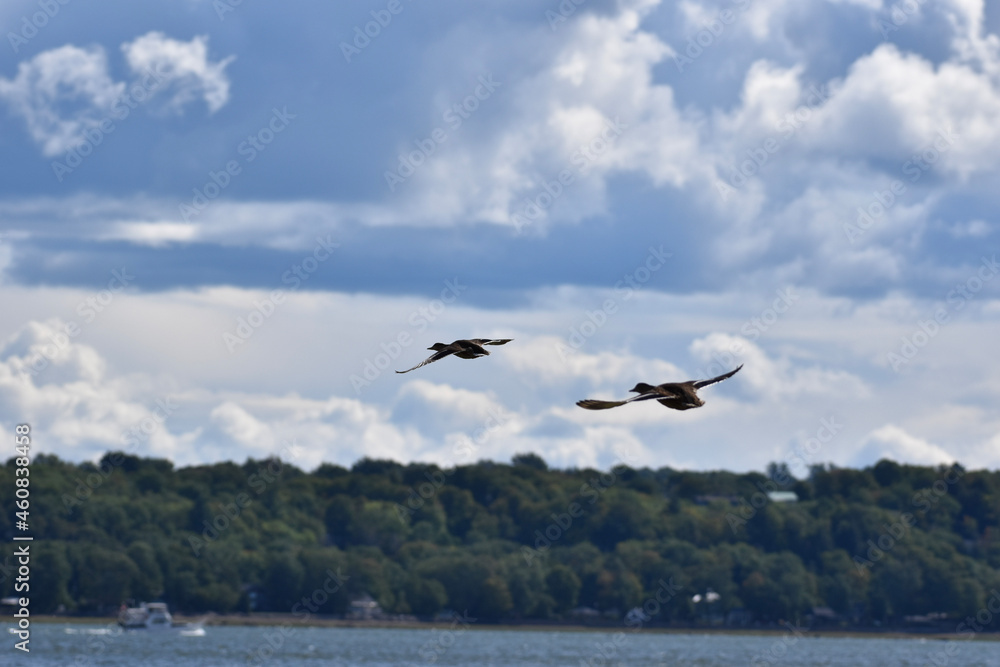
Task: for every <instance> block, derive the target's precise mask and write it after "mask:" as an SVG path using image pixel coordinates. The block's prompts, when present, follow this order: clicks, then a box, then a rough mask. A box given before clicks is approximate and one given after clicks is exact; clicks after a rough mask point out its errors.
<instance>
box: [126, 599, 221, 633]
mask: <svg viewBox="0 0 1000 667" xmlns="http://www.w3.org/2000/svg"><path fill="white" fill-rule="evenodd" d="M123 606H124V605H123ZM118 625H120V626H121V627H122V628H123V629H124V630H174V631H177V632H179V633H180V634H181V635H183V636H185V637H203V636H204V635H205V628H204V627H203V625H204V620H202V621H199V622H198V623H174V619H173V617H172V616H171V615H170V610H168V609H167V603H166V602H142V603H140V604H139V606H138V607H127V608H123V609H122V610H121V611H120V612H119V613H118Z"/></svg>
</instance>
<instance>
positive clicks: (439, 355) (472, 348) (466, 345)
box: [396, 338, 514, 373]
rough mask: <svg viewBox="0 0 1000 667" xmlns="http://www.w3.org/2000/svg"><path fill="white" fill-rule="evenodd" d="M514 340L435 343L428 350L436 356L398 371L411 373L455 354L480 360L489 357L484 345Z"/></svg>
mask: <svg viewBox="0 0 1000 667" xmlns="http://www.w3.org/2000/svg"><path fill="white" fill-rule="evenodd" d="M512 340H514V339H513V338H472V339H470V340H456V341H455V342H454V343H451V344H450V345H445V344H444V343H434V344H433V345H431V346H430V347H429V348H427V349H428V350H434V354H432V355H431V356H429V357H427V358H426V359H424V360H423V361H421V362H420V363H419V364H417V365H416V366H414V367H413V368H408V369H406V370H405V371H396V372H397V373H409V372H410V371H413V370H416V369H418V368H420V367H421V366H426V365H427V364H429V363H431V362H434V361H437V360H438V359H444V358H445V357H447V356H448V355H449V354H454V355H455V356H456V357H459V358H461V359H478V358H479V357H485V356H488V355H489V350H487V349H486V348H484V347H483V346H484V345H504V344H506V343H509V342H510V341H512Z"/></svg>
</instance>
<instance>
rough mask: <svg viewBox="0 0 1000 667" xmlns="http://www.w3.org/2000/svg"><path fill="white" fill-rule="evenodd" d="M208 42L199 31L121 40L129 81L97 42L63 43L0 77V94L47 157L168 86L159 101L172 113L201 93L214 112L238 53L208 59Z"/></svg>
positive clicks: (224, 98) (223, 99)
mask: <svg viewBox="0 0 1000 667" xmlns="http://www.w3.org/2000/svg"><path fill="white" fill-rule="evenodd" d="M207 40H208V38H207V37H204V36H200V37H195V38H194V39H192V40H191V41H190V42H181V41H177V40H174V39H170V38H168V37H166V36H164V34H163V33H161V32H150V33H147V34H146V35H143V36H142V37H139V38H138V39H136V40H135V41H133V42H128V43H125V44H123V45H122V51H123V52H124V55H125V59H126V61H127V63H128V65H129V68H130V69H131V70H132V72H133V74H134V75H135V78H134V79H133V80H132V81H131V82H119V81H114V80H113V79H112V78H111V74H110V71H109V67H108V60H107V56H106V54H105V52H104V49H103V48H101V47H100V46H91V47H88V48H80V47H76V46H73V45H71V44H67V45H65V46H61V47H58V48H55V49H51V50H48V51H43V52H42V53H39V54H38V55H36V56H35V57H34V58H32V59H31V60H28V61H25V62H22V63H21V64H20V65H18V70H17V76H16V77H15V78H14V79H13V80H9V79H5V78H2V77H0V100H4V101H5V102H7V104H8V105H9V106H10V108H11V110H12V111H13V112H14V113H15V114H17V115H19V116H22V117H23V118H24V120H25V122H26V124H27V127H28V133H29V135H30V136H31V138H32V139H33V140H34V141H35V142H36V143H38V144H39V145H40V146H41V150H42V154H43V155H44V156H45V157H53V156H56V155H61V154H63V153H66V152H67V151H69V150H71V149H73V148H75V147H76V146H78V145H80V144H81V143H83V142H84V141H85V139H86V137H87V132H97V131H98V130H97V128H99V127H100V126H101V125H102V123H104V125H105V127H104V128H103V129H101V130H100V132H101V133H102V134H103V133H106V132H108V131H109V130H107V129H106V127H107V124H108V123H111V127H112V128H113V127H114V122H115V121H117V120H123V119H124V118H126V117H127V114H128V113H129V112H130V109H133V108H135V107H136V105H137V104H142V103H144V102H146V101H147V100H148V99H150V98H152V97H157V96H160V95H163V94H165V93H167V92H169V93H171V95H170V98H169V100H168V101H167V102H166V103H165V104H164V107H165V108H166V109H168V110H170V111H172V112H174V113H180V112H182V111H183V109H184V107H186V106H187V105H188V104H190V103H191V102H193V101H194V100H195V99H197V98H199V97H200V98H202V99H204V101H205V104H206V105H207V106H208V110H209V113H214V112H216V111H218V110H219V109H220V108H221V107H222V106H223V105H225V104H226V102H227V101H228V100H229V80H228V78H227V77H226V73H225V68H226V66H227V65H228V64H229V63H230V62H232V61H233V59H234V58H235V56H230V57H228V58H225V59H223V60H221V61H217V62H211V61H210V60H209V59H208V48H207ZM98 136H100V135H98ZM95 143H100V141H96V142H95Z"/></svg>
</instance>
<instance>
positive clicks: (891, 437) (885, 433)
mask: <svg viewBox="0 0 1000 667" xmlns="http://www.w3.org/2000/svg"><path fill="white" fill-rule="evenodd" d="M879 459H890V460H893V461H905V462H907V463H911V464H914V465H938V464H942V463H944V464H948V463H953V462H954V461H955V460H956V459H955V457H954V456H953V455H951V454H949V453H948V452H946V451H945V450H944V449H942V448H941V447H939V446H937V445H935V444H933V443H930V442H928V441H927V440H923V439H921V438H918V437H916V436H913V435H910V434H909V433H907V432H906V431H904V430H903V429H901V428H900V427H898V426H896V425H895V424H886V425H885V426H882V427H879V428H877V429H875V430H874V431H872V432H871V433H869V434H868V435H867V436H866V437H865V438H864V440H863V441H862V444H861V448H860V450H859V451H858V453H857V454H856V455H855V457H854V460H855V464H856V465H859V466H863V465H872V464H873V463H875V462H876V461H878V460H879Z"/></svg>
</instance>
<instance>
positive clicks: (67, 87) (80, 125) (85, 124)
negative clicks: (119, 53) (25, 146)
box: [0, 45, 125, 157]
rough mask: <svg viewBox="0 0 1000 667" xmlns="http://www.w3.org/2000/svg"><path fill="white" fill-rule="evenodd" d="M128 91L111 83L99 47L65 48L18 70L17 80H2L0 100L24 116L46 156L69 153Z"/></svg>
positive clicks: (25, 64) (33, 59) (26, 63)
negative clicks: (84, 134)
mask: <svg viewBox="0 0 1000 667" xmlns="http://www.w3.org/2000/svg"><path fill="white" fill-rule="evenodd" d="M124 90H125V84H124V83H117V82H115V81H112V79H111V77H110V75H109V74H108V62H107V57H106V56H105V54H104V50H103V49H101V48H100V47H91V48H89V49H81V48H78V47H75V46H72V45H66V46H62V47H59V48H57V49H52V50H50V51H43V52H42V53H39V54H38V55H36V56H35V57H34V58H32V59H31V60H28V61H26V62H22V63H21V64H20V65H18V68H17V76H16V77H15V78H14V80H13V81H11V80H8V79H4V78H0V99H3V100H4V101H6V102H7V104H9V105H10V107H11V110H12V111H14V113H16V114H18V115H20V116H22V117H23V118H24V120H25V122H26V123H27V125H28V133H29V134H30V135H31V138H32V139H34V140H35V141H36V142H37V143H38V144H40V145H41V148H42V154H43V155H45V156H46V157H52V156H54V155H59V154H61V153H65V152H66V151H67V150H69V149H71V148H73V147H74V146H76V145H77V144H78V143H80V141H81V137H82V136H83V133H84V131H86V130H93V129H94V128H95V127H97V126H98V125H99V124H100V122H101V120H102V119H103V118H106V117H107V116H108V114H109V110H110V108H111V105H112V103H114V101H115V100H116V99H117V98H119V97H120V96H121V95H122V93H123V92H124Z"/></svg>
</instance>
